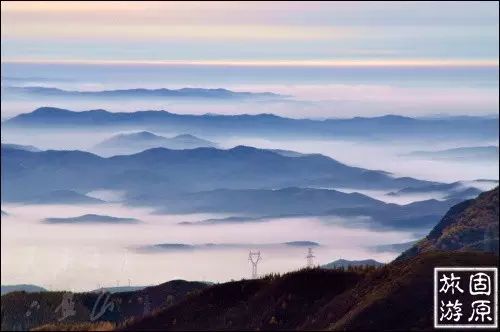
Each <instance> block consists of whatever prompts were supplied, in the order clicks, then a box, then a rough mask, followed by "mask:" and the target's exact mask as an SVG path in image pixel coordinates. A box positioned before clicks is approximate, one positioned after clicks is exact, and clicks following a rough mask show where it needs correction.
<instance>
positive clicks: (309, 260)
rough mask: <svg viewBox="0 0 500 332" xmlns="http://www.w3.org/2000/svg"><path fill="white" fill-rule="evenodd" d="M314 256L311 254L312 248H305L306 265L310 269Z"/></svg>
mask: <svg viewBox="0 0 500 332" xmlns="http://www.w3.org/2000/svg"><path fill="white" fill-rule="evenodd" d="M314 257H316V256H314V255H313V250H312V248H307V256H306V258H307V267H308V268H309V269H312V268H313V267H314Z"/></svg>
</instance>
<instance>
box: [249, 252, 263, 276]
mask: <svg viewBox="0 0 500 332" xmlns="http://www.w3.org/2000/svg"><path fill="white" fill-rule="evenodd" d="M261 259H262V257H261V256H260V251H256V252H252V251H251V250H250V252H249V254H248V261H249V262H250V263H252V279H256V278H257V264H258V263H259V261H260V260H261Z"/></svg>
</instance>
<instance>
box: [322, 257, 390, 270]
mask: <svg viewBox="0 0 500 332" xmlns="http://www.w3.org/2000/svg"><path fill="white" fill-rule="evenodd" d="M383 265H385V264H384V263H381V262H378V261H376V260H374V259H363V260H346V259H337V260H336V261H333V262H331V263H328V264H325V265H322V266H321V268H323V269H337V268H344V269H346V268H349V267H367V266H373V267H379V266H383Z"/></svg>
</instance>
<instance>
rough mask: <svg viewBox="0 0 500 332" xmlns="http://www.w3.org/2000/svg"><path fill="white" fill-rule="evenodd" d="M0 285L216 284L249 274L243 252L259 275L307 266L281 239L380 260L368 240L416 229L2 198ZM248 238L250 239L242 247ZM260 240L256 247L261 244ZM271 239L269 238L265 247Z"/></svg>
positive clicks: (384, 240) (322, 259)
mask: <svg viewBox="0 0 500 332" xmlns="http://www.w3.org/2000/svg"><path fill="white" fill-rule="evenodd" d="M2 210H3V211H6V212H7V213H8V216H2V224H1V227H2V229H1V234H2V235H1V236H2V251H1V252H2V263H1V264H2V284H20V283H31V284H36V285H39V286H42V287H45V288H47V289H51V290H54V289H58V290H64V289H66V290H74V291H84V290H92V289H96V288H98V287H99V286H102V287H113V286H117V285H121V286H126V285H128V283H129V280H130V283H131V284H132V285H151V284H158V283H160V282H164V281H167V280H172V279H179V278H180V279H186V280H199V281H210V282H222V281H228V280H230V279H235V280H239V279H241V278H249V277H250V265H249V263H248V261H247V258H248V250H259V249H260V250H261V252H262V256H263V260H262V262H261V263H260V264H259V273H260V274H261V275H264V274H267V273H273V272H287V271H291V270H296V269H300V268H302V267H304V266H305V265H306V259H305V256H306V253H307V246H298V247H295V246H286V245H281V243H284V242H291V241H313V242H317V243H319V246H318V247H313V248H314V253H315V256H316V259H315V264H317V265H320V264H326V263H329V262H331V261H334V260H336V259H339V258H344V259H366V258H373V259H376V260H378V261H381V262H388V261H390V260H392V259H393V258H395V257H396V256H397V255H398V253H396V252H381V251H378V250H375V249H374V247H376V246H378V245H384V244H394V243H402V242H407V241H412V240H415V239H417V238H418V236H419V235H420V234H414V233H413V232H404V231H391V230H386V231H381V230H373V229H368V228H366V227H363V226H360V224H359V223H358V222H357V221H356V218H352V219H351V220H349V219H345V218H338V217H296V218H280V219H273V220H266V221H263V222H255V223H254V222H251V223H239V224H229V225H209V226H201V225H200V226H195V225H190V226H186V225H179V224H178V223H180V222H184V221H199V220H204V219H207V218H221V217H224V215H221V214H210V215H209V214H189V215H154V214H151V213H150V212H151V211H150V210H148V209H144V208H130V207H125V206H122V205H120V204H117V203H111V204H106V205H100V206H99V207H98V208H97V207H95V206H94V207H92V206H84V205H82V206H78V205H73V206H63V205H14V204H3V205H2ZM91 213H94V214H100V215H110V216H117V217H131V218H136V219H139V220H140V221H141V222H140V223H137V224H130V225H123V224H117V225H109V224H104V223H103V224H96V223H91V224H86V225H85V224H46V223H43V222H42V220H43V219H45V218H49V217H56V216H57V217H74V216H79V215H84V214H91ZM164 243H172V244H206V243H215V244H244V245H243V246H242V247H229V248H214V249H203V250H201V249H200V250H198V249H195V250H187V251H182V250H180V251H179V250H174V251H165V252H161V251H160V252H141V251H139V250H137V248H140V247H141V246H149V245H155V244H164ZM248 244H253V245H252V246H248V247H247V245H248ZM259 244H261V245H262V246H259ZM270 244H275V245H271V246H269V245H270Z"/></svg>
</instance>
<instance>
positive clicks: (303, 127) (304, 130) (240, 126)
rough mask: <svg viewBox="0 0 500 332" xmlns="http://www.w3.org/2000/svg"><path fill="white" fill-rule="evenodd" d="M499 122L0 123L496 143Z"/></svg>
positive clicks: (65, 115)
mask: <svg viewBox="0 0 500 332" xmlns="http://www.w3.org/2000/svg"><path fill="white" fill-rule="evenodd" d="M497 120H498V119H491V118H486V117H467V118H447V119H414V118H409V117H403V116H397V115H386V116H380V117H373V118H362V117H354V118H351V119H326V120H311V119H291V118H284V117H280V116H276V115H273V114H257V115H248V114H240V115H211V114H210V115H209V114H205V115H189V114H175V113H170V112H166V111H141V112H130V113H123V112H122V113H112V112H108V111H105V110H90V111H83V112H72V111H70V110H66V109H60V108H54V107H41V108H38V109H36V110H35V111H33V112H31V113H25V114H20V115H18V116H15V117H13V118H11V119H9V120H6V121H4V122H2V127H3V129H9V128H20V127H24V128H45V127H47V128H52V129H57V128H67V127H71V128H89V127H90V128H94V127H99V128H103V127H104V128H107V127H114V128H120V129H133V130H148V131H158V130H159V131H161V130H168V131H172V132H189V133H191V134H193V135H200V136H202V137H203V136H204V135H207V134H210V135H221V134H222V133H223V134H224V135H227V134H230V133H231V134H238V135H259V136H265V137H289V136H290V137H304V136H306V137H311V138H325V137H364V138H367V137H373V138H377V139H382V138H389V137H400V138H408V137H420V138H422V137H426V138H429V137H432V138H441V139H451V138H461V139H464V138H487V139H497V138H498V128H499V126H498V121H497Z"/></svg>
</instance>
